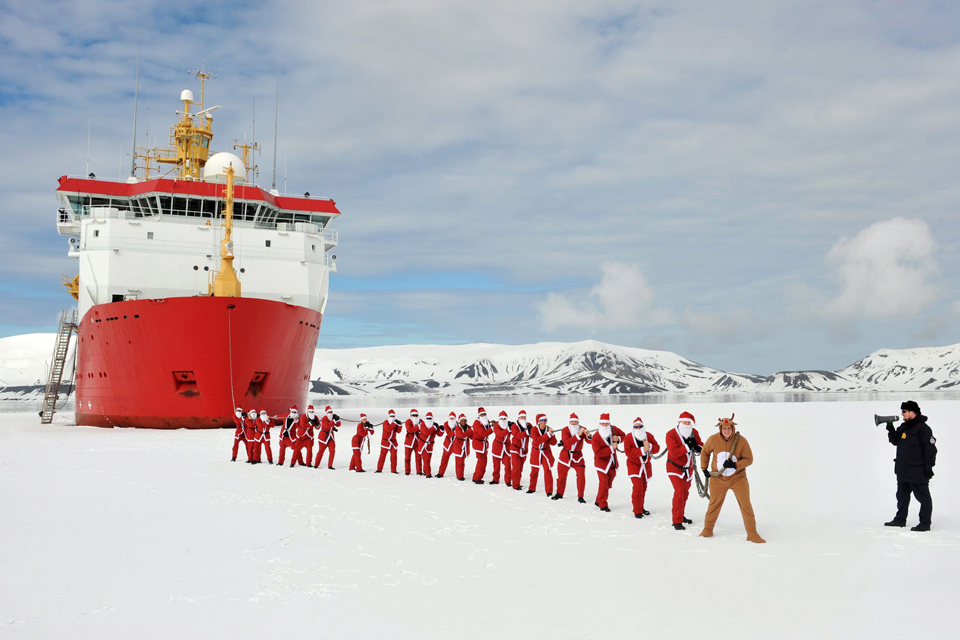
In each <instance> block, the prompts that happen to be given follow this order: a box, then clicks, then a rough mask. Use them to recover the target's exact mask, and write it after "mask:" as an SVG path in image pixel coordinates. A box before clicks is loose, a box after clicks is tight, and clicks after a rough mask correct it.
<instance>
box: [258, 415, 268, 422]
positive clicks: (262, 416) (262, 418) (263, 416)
mask: <svg viewBox="0 0 960 640" xmlns="http://www.w3.org/2000/svg"><path fill="white" fill-rule="evenodd" d="M269 417H270V416H268V415H267V414H265V413H261V414H260V419H261V420H263V421H264V422H266V421H267V418H269Z"/></svg>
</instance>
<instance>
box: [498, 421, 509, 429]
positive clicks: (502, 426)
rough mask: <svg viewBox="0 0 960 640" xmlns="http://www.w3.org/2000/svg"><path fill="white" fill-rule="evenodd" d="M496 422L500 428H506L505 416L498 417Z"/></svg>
mask: <svg viewBox="0 0 960 640" xmlns="http://www.w3.org/2000/svg"><path fill="white" fill-rule="evenodd" d="M497 424H499V425H500V428H501V429H506V428H507V419H506V418H500V419H499V420H497Z"/></svg>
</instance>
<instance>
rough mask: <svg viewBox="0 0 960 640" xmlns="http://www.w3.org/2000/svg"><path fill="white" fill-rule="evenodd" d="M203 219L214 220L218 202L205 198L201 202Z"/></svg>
mask: <svg viewBox="0 0 960 640" xmlns="http://www.w3.org/2000/svg"><path fill="white" fill-rule="evenodd" d="M201 204H202V205H203V206H202V211H203V217H204V218H214V217H216V215H217V204H218V202H217V201H216V200H210V199H209V198H204V199H203V200H201Z"/></svg>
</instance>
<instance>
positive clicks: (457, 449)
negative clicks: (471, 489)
mask: <svg viewBox="0 0 960 640" xmlns="http://www.w3.org/2000/svg"><path fill="white" fill-rule="evenodd" d="M457 420H458V422H457V426H456V427H454V429H453V460H454V465H455V467H456V471H457V480H466V466H467V454H468V453H470V439H471V438H472V437H473V429H472V428H470V426H468V425H467V416H465V415H463V414H462V413H461V414H460V415H459V416H457Z"/></svg>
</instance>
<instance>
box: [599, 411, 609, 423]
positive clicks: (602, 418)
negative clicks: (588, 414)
mask: <svg viewBox="0 0 960 640" xmlns="http://www.w3.org/2000/svg"><path fill="white" fill-rule="evenodd" d="M604 422H606V423H607V424H609V423H610V414H609V413H601V414H600V424H603V423H604Z"/></svg>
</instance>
